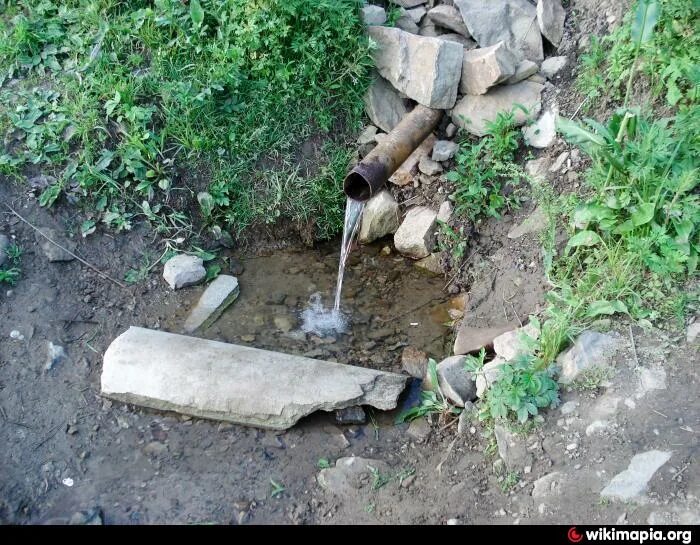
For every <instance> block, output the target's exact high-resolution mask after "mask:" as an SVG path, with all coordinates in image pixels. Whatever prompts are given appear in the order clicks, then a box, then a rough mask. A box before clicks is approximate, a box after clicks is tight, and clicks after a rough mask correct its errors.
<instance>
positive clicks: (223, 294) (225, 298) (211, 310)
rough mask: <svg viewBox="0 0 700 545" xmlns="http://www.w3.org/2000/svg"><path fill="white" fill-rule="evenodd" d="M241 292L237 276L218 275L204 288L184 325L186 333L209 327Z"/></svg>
mask: <svg viewBox="0 0 700 545" xmlns="http://www.w3.org/2000/svg"><path fill="white" fill-rule="evenodd" d="M239 293H240V289H239V287H238V279H237V278H236V277H235V276H228V275H226V274H220V275H219V276H217V277H216V279H215V280H214V281H213V282H212V283H211V284H209V286H207V289H206V290H204V293H203V294H202V296H201V297H200V298H199V302H198V303H197V306H196V307H194V308H193V309H192V312H190V315H189V316H188V317H187V320H186V321H185V327H184V330H185V333H192V332H193V331H196V330H197V329H199V328H200V327H201V328H207V327H209V326H210V325H211V324H213V323H214V322H215V321H216V320H217V319H218V318H219V316H221V314H222V313H223V312H224V310H226V308H227V307H228V306H229V305H230V304H231V303H233V302H234V301H235V300H236V298H237V297H238V294H239Z"/></svg>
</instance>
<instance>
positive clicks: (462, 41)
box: [437, 32, 476, 51]
mask: <svg viewBox="0 0 700 545" xmlns="http://www.w3.org/2000/svg"><path fill="white" fill-rule="evenodd" d="M437 37H438V38H439V39H440V40H447V41H448V42H455V43H457V44H459V45H461V46H462V47H463V48H464V49H465V51H470V50H472V49H474V48H475V47H476V42H475V41H474V40H471V39H469V38H466V37H464V36H462V35H461V34H457V33H455V32H448V33H447V34H440V35H439V36H437Z"/></svg>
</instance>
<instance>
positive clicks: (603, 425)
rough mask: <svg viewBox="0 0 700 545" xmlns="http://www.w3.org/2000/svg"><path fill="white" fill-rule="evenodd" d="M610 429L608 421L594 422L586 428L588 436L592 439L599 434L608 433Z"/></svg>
mask: <svg viewBox="0 0 700 545" xmlns="http://www.w3.org/2000/svg"><path fill="white" fill-rule="evenodd" d="M609 427H610V422H608V421H607V420H594V421H593V422H591V423H590V424H589V425H588V426H586V436H587V437H591V436H593V435H596V434H598V433H601V432H604V431H606V430H607V429H608V428H609Z"/></svg>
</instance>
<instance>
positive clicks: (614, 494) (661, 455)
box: [600, 450, 672, 502]
mask: <svg viewBox="0 0 700 545" xmlns="http://www.w3.org/2000/svg"><path fill="white" fill-rule="evenodd" d="M671 454H672V453H671V452H668V451H662V450H649V451H647V452H643V453H641V454H636V455H635V456H633V457H632V460H630V463H629V466H628V467H627V469H625V470H624V471H622V472H621V473H618V474H617V475H615V477H613V479H612V481H610V483H608V485H607V486H606V487H605V488H604V489H603V490H602V492H601V493H600V495H601V496H602V497H604V498H608V499H611V500H619V501H625V502H627V501H632V500H635V499H638V498H639V497H640V496H641V495H642V494H643V493H644V492H645V491H646V489H647V486H648V484H649V481H650V480H651V478H652V477H653V476H654V473H656V471H657V470H658V469H659V468H660V467H661V466H662V465H664V464H665V463H666V462H668V461H669V460H670V459H671Z"/></svg>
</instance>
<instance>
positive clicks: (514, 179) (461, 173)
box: [447, 112, 522, 221]
mask: <svg viewBox="0 0 700 545" xmlns="http://www.w3.org/2000/svg"><path fill="white" fill-rule="evenodd" d="M514 119H515V116H514V115H513V113H512V112H511V113H507V114H506V113H499V114H498V117H497V118H496V120H495V121H494V122H493V123H490V124H489V125H488V127H487V134H486V136H484V137H483V138H481V139H480V140H479V141H478V142H476V143H473V144H471V145H467V144H466V143H463V144H462V145H461V146H460V148H459V151H458V152H457V155H456V156H455V163H456V165H455V170H453V171H451V172H448V173H447V179H448V180H449V181H450V182H453V183H454V184H455V191H454V194H453V196H452V198H453V200H454V202H455V205H456V206H455V212H456V213H457V214H461V215H464V216H466V217H467V218H468V219H469V220H471V221H477V220H479V219H481V218H483V217H494V218H498V217H500V215H501V212H502V211H503V210H504V209H507V208H511V207H513V206H515V205H516V204H517V200H516V198H515V197H514V196H513V195H512V194H511V195H509V196H506V195H504V188H505V186H506V185H509V186H511V187H515V186H517V185H518V184H519V182H520V179H521V177H522V171H521V170H520V168H519V167H518V166H517V165H515V163H514V162H513V161H514V158H515V152H516V150H517V149H518V146H519V144H520V136H521V133H520V131H518V130H516V128H515V122H514Z"/></svg>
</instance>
